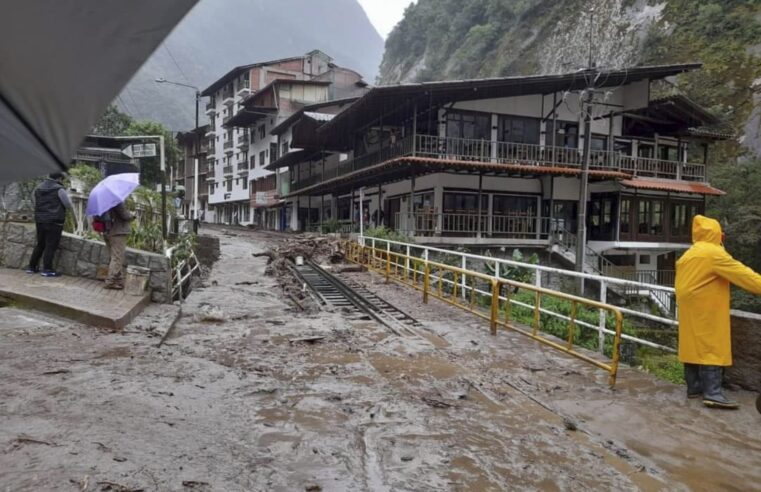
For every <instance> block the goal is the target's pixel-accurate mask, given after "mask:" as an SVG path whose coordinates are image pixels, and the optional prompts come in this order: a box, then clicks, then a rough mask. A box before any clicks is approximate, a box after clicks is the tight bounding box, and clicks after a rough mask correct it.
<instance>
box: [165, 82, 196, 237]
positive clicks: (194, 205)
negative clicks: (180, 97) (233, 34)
mask: <svg viewBox="0 0 761 492" xmlns="http://www.w3.org/2000/svg"><path fill="white" fill-rule="evenodd" d="M156 82H157V83H159V84H171V85H178V86H180V87H187V88H189V89H193V90H194V91H196V128H195V131H194V133H195V137H196V138H195V139H194V147H195V155H194V159H193V161H194V162H193V229H194V231H195V232H198V229H197V227H198V154H199V152H198V151H199V149H198V144H199V141H200V136H199V134H198V111H199V106H200V103H201V90H200V89H199V88H198V87H196V86H194V85H190V84H183V83H182V82H174V81H171V80H167V79H165V78H164V77H160V78H158V79H156Z"/></svg>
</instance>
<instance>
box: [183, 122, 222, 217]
mask: <svg viewBox="0 0 761 492" xmlns="http://www.w3.org/2000/svg"><path fill="white" fill-rule="evenodd" d="M208 132H209V125H205V126H201V127H199V128H198V129H197V130H191V131H188V132H180V133H178V134H177V143H178V145H179V147H180V160H179V163H178V166H177V173H176V174H175V178H174V179H175V186H176V187H182V189H183V190H184V192H185V196H184V198H183V200H182V206H181V212H182V215H183V216H185V217H187V218H193V217H194V215H193V212H194V207H195V204H194V196H195V155H196V148H197V149H198V217H197V218H198V219H199V220H204V219H205V217H206V212H207V210H208V205H209V187H208V185H207V184H206V181H207V179H208V172H209V165H208V159H207V156H209V155H213V154H214V152H215V146H214V141H213V139H210V138H209V137H207V136H206V134H207V133H208ZM196 146H198V147H196Z"/></svg>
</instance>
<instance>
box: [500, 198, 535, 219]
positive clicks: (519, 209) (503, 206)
mask: <svg viewBox="0 0 761 492" xmlns="http://www.w3.org/2000/svg"><path fill="white" fill-rule="evenodd" d="M492 206H493V209H492V211H493V214H494V215H522V216H531V217H534V216H536V215H537V200H536V197H533V196H507V195H494V203H493V205H492Z"/></svg>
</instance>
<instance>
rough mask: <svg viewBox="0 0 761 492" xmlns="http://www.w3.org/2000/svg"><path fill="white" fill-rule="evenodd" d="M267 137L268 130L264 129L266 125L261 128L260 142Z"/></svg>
mask: <svg viewBox="0 0 761 492" xmlns="http://www.w3.org/2000/svg"><path fill="white" fill-rule="evenodd" d="M266 135H267V133H266V130H265V129H264V125H262V126H260V127H259V140H262V139H264V137H265V136H266Z"/></svg>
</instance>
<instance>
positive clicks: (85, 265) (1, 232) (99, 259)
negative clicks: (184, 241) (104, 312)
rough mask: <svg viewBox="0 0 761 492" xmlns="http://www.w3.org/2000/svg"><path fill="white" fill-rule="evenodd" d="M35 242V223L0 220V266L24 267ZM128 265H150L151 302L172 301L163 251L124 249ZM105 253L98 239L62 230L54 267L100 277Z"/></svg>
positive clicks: (105, 264)
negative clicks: (160, 253) (90, 239)
mask: <svg viewBox="0 0 761 492" xmlns="http://www.w3.org/2000/svg"><path fill="white" fill-rule="evenodd" d="M35 242H36V232H35V226H34V224H29V223H23V222H0V267H5V268H24V267H26V266H27V265H28V263H29V258H30V256H31V255H32V249H34V244H35ZM126 260H127V265H134V266H140V267H145V268H150V270H151V285H150V288H151V291H152V300H153V302H159V303H170V302H171V285H170V282H171V268H170V264H169V259H168V258H166V257H165V256H163V255H159V254H155V253H148V252H146V251H138V250H134V249H129V248H128V249H127V254H126ZM108 261H109V257H108V253H107V252H106V246H105V244H103V243H102V242H100V241H89V240H86V239H82V238H80V237H78V236H74V235H72V234H64V236H63V238H61V245H60V247H59V248H58V253H57V254H56V257H55V262H54V268H55V269H56V270H57V271H59V272H61V273H63V274H64V275H68V276H71V277H83V278H89V279H102V278H103V277H104V276H105V273H106V272H107V270H108Z"/></svg>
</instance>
